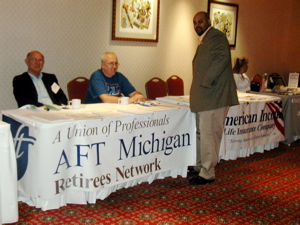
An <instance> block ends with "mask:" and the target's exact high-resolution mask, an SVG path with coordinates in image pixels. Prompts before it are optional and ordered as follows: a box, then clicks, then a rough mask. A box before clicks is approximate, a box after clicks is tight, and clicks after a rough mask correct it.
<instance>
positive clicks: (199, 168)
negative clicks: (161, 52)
mask: <svg viewBox="0 0 300 225" xmlns="http://www.w3.org/2000/svg"><path fill="white" fill-rule="evenodd" d="M193 21H194V29H195V31H196V33H197V34H198V36H199V45H198V48H197V50H196V54H195V56H194V59H193V81H192V86H191V90H190V108H191V111H192V112H195V113H196V116H197V118H196V119H197V121H196V124H197V165H196V166H195V167H194V171H193V172H194V173H195V172H196V173H197V174H198V176H196V177H194V178H191V179H190V180H189V182H190V184H194V185H203V184H208V183H212V182H214V180H215V166H216V165H217V163H218V160H219V149H220V144H221V140H222V135H223V132H224V121H225V118H226V115H227V112H228V109H229V106H232V105H238V104H239V101H238V98H237V92H236V84H235V81H234V78H233V74H232V65H231V54H230V47H229V43H228V40H227V38H226V36H225V34H224V33H222V32H221V31H219V30H217V29H215V28H213V27H211V21H210V19H209V15H208V14H207V13H206V12H198V13H197V14H196V15H195V16H194V19H193Z"/></svg>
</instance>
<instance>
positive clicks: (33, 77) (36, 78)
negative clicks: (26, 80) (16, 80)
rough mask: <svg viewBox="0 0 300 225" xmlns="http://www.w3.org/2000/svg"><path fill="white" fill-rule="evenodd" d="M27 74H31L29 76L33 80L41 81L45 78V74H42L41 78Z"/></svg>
mask: <svg viewBox="0 0 300 225" xmlns="http://www.w3.org/2000/svg"><path fill="white" fill-rule="evenodd" d="M27 73H28V74H29V76H30V77H31V79H32V80H41V79H42V78H43V73H40V76H39V77H36V76H34V75H32V74H31V73H29V72H27Z"/></svg>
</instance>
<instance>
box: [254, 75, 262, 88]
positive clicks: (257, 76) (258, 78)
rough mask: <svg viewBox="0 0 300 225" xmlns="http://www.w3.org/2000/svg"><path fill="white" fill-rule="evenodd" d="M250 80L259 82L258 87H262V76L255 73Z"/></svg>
mask: <svg viewBox="0 0 300 225" xmlns="http://www.w3.org/2000/svg"><path fill="white" fill-rule="evenodd" d="M252 81H255V82H258V83H259V87H260V88H261V87H262V76H261V75H259V74H256V75H255V76H254V77H253V78H252Z"/></svg>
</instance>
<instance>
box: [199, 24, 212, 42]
mask: <svg viewBox="0 0 300 225" xmlns="http://www.w3.org/2000/svg"><path fill="white" fill-rule="evenodd" d="M211 27H212V26H210V27H208V28H207V30H206V31H205V32H204V33H203V34H202V35H201V36H199V45H201V44H202V41H203V39H204V37H205V35H206V33H207V32H208V31H209V30H210V28H211Z"/></svg>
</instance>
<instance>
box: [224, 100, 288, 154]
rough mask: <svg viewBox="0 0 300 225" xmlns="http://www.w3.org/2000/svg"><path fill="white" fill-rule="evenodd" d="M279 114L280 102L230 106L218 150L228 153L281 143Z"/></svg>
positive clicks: (281, 126) (280, 114)
mask: <svg viewBox="0 0 300 225" xmlns="http://www.w3.org/2000/svg"><path fill="white" fill-rule="evenodd" d="M281 111H282V109H281V106H280V101H268V102H265V101H258V102H252V103H251V104H249V102H240V105H237V106H232V107H230V108H229V112H228V115H227V117H226V120H225V130H224V135H223V140H222V144H221V150H222V149H226V151H231V150H236V149H241V148H250V147H256V146H260V145H264V144H269V143H274V142H280V141H283V140H284V122H283V115H282V112H281ZM224 146H225V148H224ZM224 154H225V153H222V154H220V155H224Z"/></svg>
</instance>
